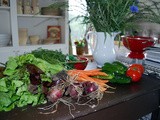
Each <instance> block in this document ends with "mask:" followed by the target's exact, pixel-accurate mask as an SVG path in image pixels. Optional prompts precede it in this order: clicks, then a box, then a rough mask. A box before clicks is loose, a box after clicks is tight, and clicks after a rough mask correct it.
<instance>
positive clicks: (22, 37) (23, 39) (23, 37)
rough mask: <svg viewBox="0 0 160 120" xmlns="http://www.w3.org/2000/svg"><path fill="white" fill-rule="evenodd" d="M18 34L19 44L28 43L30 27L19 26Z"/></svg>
mask: <svg viewBox="0 0 160 120" xmlns="http://www.w3.org/2000/svg"><path fill="white" fill-rule="evenodd" d="M18 35H19V45H20V46H24V45H26V44H27V40H28V29H27V28H19V30H18Z"/></svg>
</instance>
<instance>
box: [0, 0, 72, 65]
mask: <svg viewBox="0 0 160 120" xmlns="http://www.w3.org/2000/svg"><path fill="white" fill-rule="evenodd" d="M55 1H56V0H55ZM55 1H54V0H52V1H51V0H45V1H44V0H39V8H41V7H45V6H48V5H50V4H52V3H53V2H55ZM61 1H66V0H61ZM9 2H10V5H9V6H8V7H6V6H0V16H3V17H0V34H9V35H11V41H10V42H9V44H8V45H7V46H0V56H1V57H0V62H6V61H7V59H8V57H10V56H15V55H20V54H23V53H26V52H30V51H31V50H34V49H37V48H44V49H52V50H61V51H62V52H63V53H65V54H66V53H68V48H69V47H68V12H67V10H64V11H63V14H62V15H60V16H54V15H41V14H40V13H39V14H34V15H33V14H23V13H22V14H18V13H17V7H18V6H17V0H10V1H9ZM66 2H67V1H66ZM48 26H52V27H55V26H59V27H60V32H59V37H60V41H59V42H58V43H52V42H45V40H48V38H49V37H48V31H47V29H48ZM21 29H26V30H27V42H26V44H20V42H19V41H20V40H21V39H19V38H20V30H21ZM31 36H32V37H33V36H38V37H39V41H38V43H33V42H32V41H31V40H30V38H31Z"/></svg>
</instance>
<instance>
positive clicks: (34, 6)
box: [31, 0, 40, 14]
mask: <svg viewBox="0 0 160 120" xmlns="http://www.w3.org/2000/svg"><path fill="white" fill-rule="evenodd" d="M31 7H32V13H33V14H40V8H39V1H38V0H32V2H31Z"/></svg>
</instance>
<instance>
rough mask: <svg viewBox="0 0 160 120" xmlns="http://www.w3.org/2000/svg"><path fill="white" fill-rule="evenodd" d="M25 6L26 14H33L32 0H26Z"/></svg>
mask: <svg viewBox="0 0 160 120" xmlns="http://www.w3.org/2000/svg"><path fill="white" fill-rule="evenodd" d="M23 2H24V3H23V6H24V14H32V9H31V3H30V0H24V1H23Z"/></svg>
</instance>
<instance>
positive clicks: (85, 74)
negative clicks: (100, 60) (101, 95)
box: [67, 69, 108, 92]
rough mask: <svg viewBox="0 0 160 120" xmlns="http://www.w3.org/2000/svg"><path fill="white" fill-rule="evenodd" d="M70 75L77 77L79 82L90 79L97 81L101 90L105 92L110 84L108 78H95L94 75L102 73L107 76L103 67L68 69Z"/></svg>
mask: <svg viewBox="0 0 160 120" xmlns="http://www.w3.org/2000/svg"><path fill="white" fill-rule="evenodd" d="M67 73H68V75H69V76H71V77H75V76H76V77H75V80H77V81H78V82H85V81H90V82H95V83H96V84H97V85H98V86H99V90H100V91H101V92H104V91H106V90H107V88H108V85H107V84H106V83H108V80H102V79H99V78H94V77H93V76H97V75H101V76H107V74H106V73H104V72H102V71H101V69H92V70H76V69H73V70H68V71H67Z"/></svg>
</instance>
